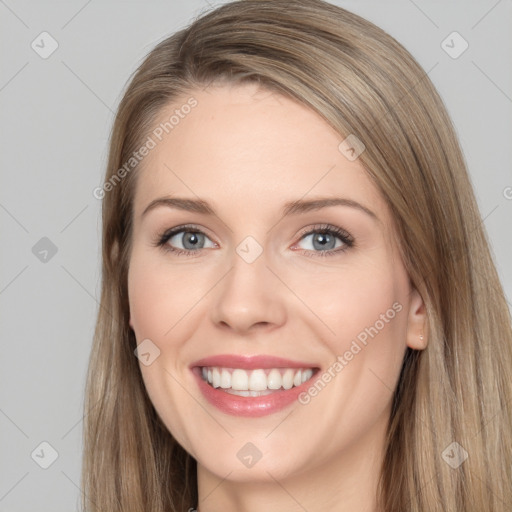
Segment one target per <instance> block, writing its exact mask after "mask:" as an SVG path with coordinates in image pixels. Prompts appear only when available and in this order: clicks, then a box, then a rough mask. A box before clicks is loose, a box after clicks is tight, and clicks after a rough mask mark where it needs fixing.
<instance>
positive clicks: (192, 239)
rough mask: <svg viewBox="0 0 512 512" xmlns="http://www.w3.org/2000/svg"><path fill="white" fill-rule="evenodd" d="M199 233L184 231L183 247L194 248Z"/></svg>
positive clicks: (197, 241) (197, 242)
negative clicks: (189, 245)
mask: <svg viewBox="0 0 512 512" xmlns="http://www.w3.org/2000/svg"><path fill="white" fill-rule="evenodd" d="M198 235H199V233H186V234H185V243H184V244H183V245H184V247H185V249H190V248H192V249H195V248H196V247H197V245H198V244H199V237H198ZM187 244H191V247H187Z"/></svg>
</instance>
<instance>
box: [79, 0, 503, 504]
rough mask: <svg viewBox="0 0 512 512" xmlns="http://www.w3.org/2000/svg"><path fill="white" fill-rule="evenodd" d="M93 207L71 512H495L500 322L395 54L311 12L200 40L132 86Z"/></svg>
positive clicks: (499, 462)
mask: <svg viewBox="0 0 512 512" xmlns="http://www.w3.org/2000/svg"><path fill="white" fill-rule="evenodd" d="M101 196H102V197H103V283H102V298H101V306H102V307H101V308H100V311H99V317H98V323H97V329H96V334H95V342H94V347H93V351H92V354H91V360H90V366H89V374H88V382H87V397H86V398H87V400H86V411H87V413H88V414H87V416H86V425H85V434H84V435H85V438H84V466H83V485H84V508H85V509H86V510H109V511H115V510H119V511H120V510H137V511H145V512H147V511H161V512H163V511H171V510H172V511H186V510H191V509H194V508H195V509H197V510H200V512H210V511H219V510H222V511H229V510H239V511H240V510H245V511H252V510H261V509H263V510H266V511H272V510H278V509H279V510H287V511H292V510H308V511H316V510H327V509H331V510H341V511H361V512H362V511H379V512H380V511H385V512H397V511H408V512H409V511H414V512H419V511H422V512H423V511H429V512H432V511H447V510H450V511H474V512H482V511H486V510H489V511H500V512H505V511H506V510H510V507H511V503H512V489H511V483H510V482H511V481H512V475H511V464H512V457H511V436H510V432H511V426H512V421H511V408H510V403H511V398H512V395H511V387H510V383H509V381H508V378H507V372H508V371H510V369H511V367H512V355H511V341H512V333H511V322H510V316H509V311H508V308H507V306H506V301H505V298H504V294H503V291H502V288H501V285H500V283H499V280H498V276H497V274H496V270H495V267H494V264H493V261H492V258H491V256H490V253H489V248H488V243H487V241H486V237H485V233H484V230H483V227H482V223H481V219H480V216H479V213H478V209H477V205H476V201H475V198H474V195H473V192H472V189H471V186H470V183H469V180H468V176H467V171H466V168H465V164H464V161H463V157H462V155H461V151H460V148H459V145H458V143H457V140H456V137H455V135H454V131H453V128H452V125H451V123H450V120H449V118H448V115H447V113H446V110H445V108H444V106H443V104H442V102H441V100H440V98H439V96H438V94H437V93H436V91H435V89H434V87H433V85H432V84H431V82H430V81H429V79H428V77H427V76H426V74H425V72H424V71H423V70H422V69H421V68H420V67H419V65H418V64H417V63H416V62H415V61H414V59H413V58H412V57H411V55H409V53H408V52H407V51H406V50H404V49H403V48H402V47H401V46H400V45H399V44H398V43H397V42H396V41H395V40H394V39H393V38H391V37H390V36H389V35H387V34H386V33H384V32H383V31H382V30H381V29H379V28H377V27H375V26H374V25H372V24H371V23H369V22H367V21H365V20H363V19H361V18H360V17H358V16H355V15H353V14H351V13H349V12H347V11H345V10H343V9H341V8H339V7H335V6H332V5H329V4H327V3H324V2H321V1H319V0H293V1H279V0H278V1H272V0H264V1H261V0H258V1H253V0H246V1H241V2H233V3H229V4H226V5H223V6H221V7H219V8H217V9H215V10H214V11H212V12H210V13H208V14H206V15H204V16H202V17H201V18H199V19H197V20H196V21H195V22H194V23H192V25H191V26H190V27H188V28H187V29H185V30H182V31H180V32H178V33H177V34H175V35H173V36H172V37H170V38H168V39H166V40H165V41H163V42H161V43H160V44H159V45H158V46H157V47H156V48H155V49H154V50H153V51H152V52H151V53H150V54H149V55H148V56H147V58H146V59H145V61H144V62H143V63H142V65H141V66H140V68H139V69H138V71H137V73H136V74H135V76H134V77H133V79H132V80H131V82H130V84H129V87H128V89H127V90H126V92H125V94H124V97H123V99H122V101H121V104H120V106H119V110H118V114H117V117H116V120H115V124H114V129H113V133H112V139H111V147H110V157H109V162H108V168H107V173H106V177H105V184H104V186H103V188H102V189H101ZM135 356H136V357H135Z"/></svg>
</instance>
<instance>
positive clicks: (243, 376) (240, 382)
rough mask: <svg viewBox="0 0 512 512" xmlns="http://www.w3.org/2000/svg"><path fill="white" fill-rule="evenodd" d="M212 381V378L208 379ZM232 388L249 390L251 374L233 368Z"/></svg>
mask: <svg viewBox="0 0 512 512" xmlns="http://www.w3.org/2000/svg"><path fill="white" fill-rule="evenodd" d="M208 382H210V379H208ZM231 389H235V390H238V391H247V390H248V389H249V376H248V375H247V372H246V371H245V370H238V369H237V370H233V373H232V374H231Z"/></svg>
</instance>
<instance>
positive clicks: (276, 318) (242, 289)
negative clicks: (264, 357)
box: [211, 251, 286, 334]
mask: <svg viewBox="0 0 512 512" xmlns="http://www.w3.org/2000/svg"><path fill="white" fill-rule="evenodd" d="M215 288H216V289H217V295H216V296H215V297H214V306H213V308H212V309H211V319H212V321H213V323H214V324H215V325H216V326H218V327H220V328H222V329H226V330H230V331H233V332H235V333H237V334H244V333H245V334H247V333H250V332H252V331H256V330H260V329H265V328H266V329H268V330H273V329H274V328H276V327H279V326H282V325H283V324H284V323H285V321H286V307H285V296H284V294H285V291H284V287H283V285H282V283H280V281H279V279H278V278H277V277H276V276H275V274H274V273H273V272H272V271H271V270H270V269H269V268H268V267H267V259H266V257H265V251H264V252H263V253H262V254H261V255H260V256H259V257H258V258H257V259H256V260H255V261H253V262H252V263H248V262H247V261H245V260H244V259H243V258H242V257H240V256H239V255H238V254H236V253H235V254H234V255H233V258H232V267H231V269H230V270H229V272H228V273H227V274H226V275H225V277H224V278H223V279H222V280H221V281H220V283H219V284H218V285H217V286H216V287H215Z"/></svg>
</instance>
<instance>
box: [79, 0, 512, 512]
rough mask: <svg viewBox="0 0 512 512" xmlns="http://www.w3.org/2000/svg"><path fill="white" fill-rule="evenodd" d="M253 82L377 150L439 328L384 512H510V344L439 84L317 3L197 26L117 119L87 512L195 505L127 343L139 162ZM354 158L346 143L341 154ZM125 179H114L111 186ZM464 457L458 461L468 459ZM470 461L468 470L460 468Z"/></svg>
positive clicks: (180, 35)
mask: <svg viewBox="0 0 512 512" xmlns="http://www.w3.org/2000/svg"><path fill="white" fill-rule="evenodd" d="M213 81H216V82H222V81H226V82H229V83H236V82H244V81H256V82H257V83H259V84H261V86H263V87H266V88H268V89H271V90H274V91H278V92H280V93H282V94H285V95H288V96H290V97H292V98H294V99H296V100H298V101H300V102H302V103H303V104H305V105H307V106H309V107H310V108H311V109H313V110H314V111H316V112H317V113H318V114H320V115H321V116H322V117H323V118H324V119H325V121H326V122H327V123H329V124H330V125H331V126H332V127H333V128H334V129H336V130H337V131H338V132H339V134H340V137H346V136H347V135H349V134H354V135H356V136H357V137H358V138H359V139H360V140H361V141H363V143H364V145H365V146H366V150H365V151H364V152H363V153H362V154H361V155H360V157H359V158H360V161H361V163H362V164H363V166H364V168H365V169H366V171H367V172H368V175H369V176H370V177H371V179H372V180H373V181H374V183H375V184H376V186H377V187H378V189H379V190H380V192H381V194H382V196H383V197H384V198H385V200H386V201H387V203H388V205H389V207H390V209H391V211H392V213H393V216H394V219H395V222H396V226H397V231H398V238H399V244H400V249H401V252H402V257H403V261H404V263H405V266H406V268H407V271H408V273H409V276H410V279H411V282H412V284H413V285H414V286H415V287H416V288H417V290H418V291H419V292H420V294H421V295H422V297H423V300H424V302H425V304H426V308H427V313H428V323H429V325H428V335H429V339H428V347H427V348H426V349H425V350H424V351H414V350H411V349H408V350H407V352H406V356H405V359H404V362H403V368H402V372H401V375H400V379H399V383H398V386H397V389H396V391H395V396H394V403H393V408H392V413H391V417H390V422H389V428H388V438H387V445H386V454H385V460H384V463H383V467H382V472H381V480H380V486H379V506H380V510H382V511H384V512H400V511H404V512H405V511H407V512H426V511H428V512H437V511H439V512H441V511H442V512H445V511H453V512H455V511H457V512H460V511H462V510H464V511H466V512H482V511H487V510H488V511H494V512H505V511H509V510H511V507H512V503H511V502H512V489H511V482H512V474H511V465H512V445H511V439H512V418H511V410H512V409H511V403H512V401H511V399H512V392H511V384H510V380H509V379H510V377H509V376H508V375H507V372H510V371H511V369H512V349H511V347H512V331H511V321H510V313H509V310H508V307H507V304H506V300H505V297H504V294H503V290H502V287H501V284H500V282H499V279H498V276H497V273H496V270H495V265H494V263H493V260H492V257H491V255H490V252H489V248H488V241H487V239H486V235H485V232H484V228H483V226H482V222H481V218H480V215H479V212H478V208H477V204H476V201H475V197H474V194H473V191H472V188H471V184H470V181H469V179H468V175H467V171H466V166H465V163H464V160H463V156H462V154H461V150H460V147H459V144H458V142H457V139H456V136H455V133H454V130H453V127H452V124H451V121H450V119H449V117H448V115H447V112H446V110H445V107H444V106H443V103H442V101H441V99H440V98H439V95H438V94H437V92H436V90H435V88H434V86H433V85H432V83H431V81H430V79H429V78H428V76H427V74H426V73H425V71H424V70H423V69H422V68H421V67H420V66H419V65H418V64H417V63H416V61H415V60H414V59H413V57H412V56H411V55H410V54H409V53H408V52H407V51H406V50H405V49H404V48H403V47H402V46H401V45H400V44H399V43H398V42H397V41H395V40H394V39H393V38H392V37H391V36H389V35H388V34H386V33H385V32H384V31H382V30H381V29H379V28H378V27H376V26H375V25H373V24H372V23H370V22H368V21H366V20H364V19H362V18H360V17H358V16H356V15H354V14H352V13H350V12H348V11H346V10H344V9H342V8H340V7H336V6H334V5H330V4H328V3H325V2H323V1H320V0H244V1H236V2H232V3H228V4H225V5H223V6H221V7H219V8H216V9H215V10H212V11H211V12H209V13H206V14H205V15H203V16H201V17H199V18H198V19H197V20H195V21H194V22H193V23H192V24H191V25H190V26H189V27H188V28H186V29H184V30H181V31H179V32H177V33H175V34H174V35H172V36H171V37H169V38H167V39H165V40H164V41H162V42H161V43H159V44H158V45H157V46H156V47H155V48H154V49H153V50H152V51H151V52H150V53H149V55H148V56H147V57H146V59H145V60H144V61H143V63H142V64H141V65H140V67H139V68H138V70H137V71H136V73H135V74H134V76H133V77H132V78H131V81H130V83H129V85H128V87H127V89H126V91H125V93H124V96H123V98H122V101H121V103H120V105H119V108H118V112H117V116H116V119H115V123H114V127H113V131H112V135H111V143H110V154H109V160H108V166H107V170H106V175H105V184H107V183H110V186H108V187H107V186H106V185H105V186H104V188H103V189H102V196H104V198H103V210H102V215H103V246H102V251H103V254H102V255H103V267H102V269H103V270H102V292H101V307H100V309H99V313H98V320H97V325H96V331H95V337H94V346H93V348H92V353H91V358H90V363H89V371H88V377H87V389H86V401H85V414H86V416H85V426H84V453H83V473H82V484H83V491H84V499H83V508H84V510H88V511H93V510H101V511H102V512H103V511H107V510H108V511H109V512H115V511H124V512H126V511H138V512H170V511H179V512H184V511H187V510H188V509H189V508H190V507H194V506H196V505H197V499H198V496H197V476H196V463H195V461H194V459H193V458H192V457H191V456H190V455H189V454H187V453H186V452H185V451H184V449H183V448H182V447H181V446H180V445H178V443H177V442H176V441H175V440H174V439H173V437H172V435H171V434H170V433H169V432H168V430H167V429H166V428H165V426H164V425H163V423H162V422H161V420H160V419H159V417H158V416H157V414H156V412H155V410H154V407H153V406H152V404H151V402H150V400H149V398H148V396H147V393H146V391H145V388H144V383H143V380H142V377H141V373H140V369H139V366H138V361H137V359H136V357H135V356H134V349H135V347H136V341H135V337H134V333H133V331H132V330H131V329H130V328H129V324H128V321H129V307H128V293H127V271H128V265H129V258H130V244H131V222H132V219H131V216H132V206H133V205H132V201H133V197H134V189H135V185H136V176H137V174H138V171H139V168H140V167H141V166H143V165H144V162H141V163H140V164H139V165H138V166H135V167H134V168H133V169H129V170H127V169H126V168H125V172H120V169H121V168H122V167H123V166H124V165H125V164H126V162H127V161H129V159H130V157H131V156H132V155H133V153H134V151H136V150H137V149H138V148H140V147H141V145H142V144H143V142H144V140H146V138H147V137H148V134H149V133H151V130H152V129H153V128H154V123H155V119H156V117H157V116H158V115H159V113H161V111H162V108H164V107H165V106H168V105H169V104H171V103H172V102H173V101H174V100H175V99H176V98H177V97H183V95H184V94H191V91H194V90H195V89H196V90H197V88H202V87H205V86H206V85H208V84H209V83H211V82H213ZM340 140H341V139H340ZM114 178H115V179H114ZM453 443H457V444H453ZM466 455H467V459H466V460H465V461H464V462H463V463H462V464H460V465H458V466H457V467H455V465H454V464H450V463H449V462H450V459H451V458H453V457H454V456H457V457H458V458H460V459H461V460H462V459H463V458H464V457H466Z"/></svg>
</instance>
